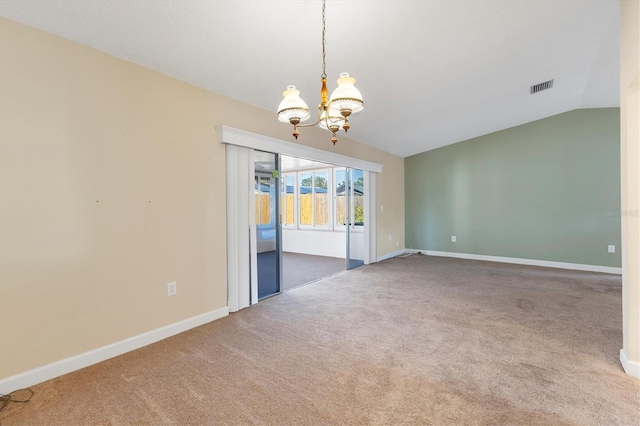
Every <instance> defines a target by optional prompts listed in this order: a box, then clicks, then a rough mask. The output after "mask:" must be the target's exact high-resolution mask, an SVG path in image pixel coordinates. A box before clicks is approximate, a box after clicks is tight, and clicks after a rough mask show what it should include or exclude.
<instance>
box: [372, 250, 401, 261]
mask: <svg viewBox="0 0 640 426" xmlns="http://www.w3.org/2000/svg"><path fill="white" fill-rule="evenodd" d="M407 252H408V250H407V249H402V250H398V251H394V252H392V253H387V254H383V255H382V256H378V259H377V260H376V262H382V261H383V260H387V259H391V258H392V257H396V256H400V255H401V254H405V253H407Z"/></svg>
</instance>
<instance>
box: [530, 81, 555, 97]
mask: <svg viewBox="0 0 640 426" xmlns="http://www.w3.org/2000/svg"><path fill="white" fill-rule="evenodd" d="M552 87H553V80H549V81H545V82H544V83H540V84H536V85H534V86H531V94H532V95H533V94H534V93H538V92H542V91H543V90H547V89H551V88H552Z"/></svg>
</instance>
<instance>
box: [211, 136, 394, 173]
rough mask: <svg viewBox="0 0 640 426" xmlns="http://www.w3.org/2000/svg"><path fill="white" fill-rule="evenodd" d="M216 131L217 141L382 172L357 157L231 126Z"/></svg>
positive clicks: (380, 166)
mask: <svg viewBox="0 0 640 426" xmlns="http://www.w3.org/2000/svg"><path fill="white" fill-rule="evenodd" d="M216 131H217V132H218V142H219V143H226V144H231V145H238V146H244V147H246V148H253V149H258V150H260V151H267V152H275V153H278V154H282V155H290V156H292V157H298V158H304V159H307V160H315V161H321V162H323V163H329V164H336V165H338V166H345V167H351V168H353V169H362V170H366V171H369V172H376V173H381V172H382V167H383V166H382V164H378V163H373V162H371V161H366V160H361V159H359V158H353V157H348V156H346V155H342V154H336V153H334V152H330V151H324V150H322V149H317V148H312V147H309V146H305V145H300V144H297V143H292V142H286V141H282V140H280V139H275V138H272V137H269V136H264V135H259V134H257V133H251V132H247V131H245V130H240V129H234V128H233V127H227V126H216Z"/></svg>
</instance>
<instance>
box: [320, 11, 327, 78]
mask: <svg viewBox="0 0 640 426" xmlns="http://www.w3.org/2000/svg"><path fill="white" fill-rule="evenodd" d="M325 3H326V0H322V75H321V78H327V70H326V68H327V60H326V55H327V48H326V45H327V41H326V40H325V26H326V18H325V13H324V8H325Z"/></svg>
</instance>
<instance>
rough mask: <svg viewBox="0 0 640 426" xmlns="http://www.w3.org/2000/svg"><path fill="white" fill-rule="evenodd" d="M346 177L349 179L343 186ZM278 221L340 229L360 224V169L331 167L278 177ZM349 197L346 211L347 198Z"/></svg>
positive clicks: (362, 211)
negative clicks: (279, 195) (279, 190)
mask: <svg viewBox="0 0 640 426" xmlns="http://www.w3.org/2000/svg"><path fill="white" fill-rule="evenodd" d="M347 177H349V181H350V182H351V185H350V187H347ZM281 184H282V187H281V222H282V225H283V226H285V227H289V228H303V229H314V228H315V229H325V230H327V229H334V230H344V226H345V225H346V224H347V217H350V218H351V229H355V230H361V229H362V228H361V227H362V226H363V225H364V172H363V171H362V170H358V169H353V170H347V169H345V168H331V169H321V170H305V171H299V172H289V173H285V174H283V175H282V179H281ZM347 194H349V195H350V197H351V205H350V212H349V214H347V211H346V208H347V197H346V195H347Z"/></svg>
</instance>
